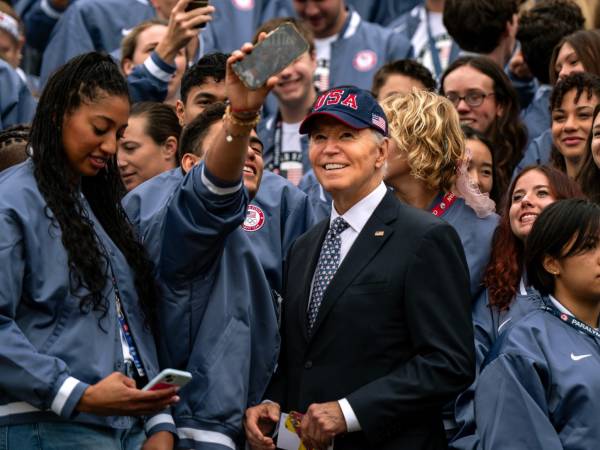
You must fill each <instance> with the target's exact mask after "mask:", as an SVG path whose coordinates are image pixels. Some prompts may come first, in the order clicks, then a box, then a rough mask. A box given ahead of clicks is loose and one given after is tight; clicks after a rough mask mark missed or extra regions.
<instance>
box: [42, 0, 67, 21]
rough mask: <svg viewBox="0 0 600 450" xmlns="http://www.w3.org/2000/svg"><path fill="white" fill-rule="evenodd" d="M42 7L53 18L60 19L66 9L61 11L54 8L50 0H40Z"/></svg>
mask: <svg viewBox="0 0 600 450" xmlns="http://www.w3.org/2000/svg"><path fill="white" fill-rule="evenodd" d="M40 9H41V10H42V12H43V13H44V14H46V15H47V16H48V17H50V18H51V19H55V20H58V19H60V17H61V16H62V14H63V12H64V11H60V10H58V9H56V8H54V7H53V6H52V5H51V4H50V2H49V1H48V0H42V1H41V2H40Z"/></svg>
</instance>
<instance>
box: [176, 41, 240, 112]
mask: <svg viewBox="0 0 600 450" xmlns="http://www.w3.org/2000/svg"><path fill="white" fill-rule="evenodd" d="M227 58H229V55H228V54H225V53H219V52H215V53H209V54H208V55H204V56H203V57H202V58H200V59H199V60H198V61H197V62H196V64H194V65H193V66H192V67H190V68H188V69H187V70H186V71H185V73H184V74H183V77H182V78H181V101H182V102H183V103H185V102H187V96H188V94H189V93H190V90H192V88H194V87H196V86H200V85H202V84H204V83H206V81H207V79H208V78H213V79H214V80H215V81H216V82H217V83H218V82H219V81H222V80H224V79H225V68H226V63H227Z"/></svg>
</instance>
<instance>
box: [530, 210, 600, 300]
mask: <svg viewBox="0 0 600 450" xmlns="http://www.w3.org/2000/svg"><path fill="white" fill-rule="evenodd" d="M599 239H600V206H598V205H596V204H595V203H592V202H590V201H588V200H579V199H568V200H559V201H557V202H554V203H552V204H551V205H548V206H547V207H546V208H544V210H543V211H542V213H541V214H540V215H539V217H538V218H537V219H536V221H535V222H534V224H533V227H532V228H531V232H530V233H529V236H528V237H527V242H526V244H525V267H526V269H527V277H528V279H529V282H530V283H531V285H532V286H533V287H534V288H536V289H537V290H538V291H539V292H540V293H541V294H542V295H548V294H552V293H553V290H554V277H553V276H552V275H551V274H550V273H548V272H547V271H546V269H544V258H545V257H546V256H550V257H552V258H555V259H563V258H568V257H570V256H575V255H578V254H582V253H585V252H586V251H587V250H588V249H589V248H591V247H595V246H596V245H597V244H598V240H599Z"/></svg>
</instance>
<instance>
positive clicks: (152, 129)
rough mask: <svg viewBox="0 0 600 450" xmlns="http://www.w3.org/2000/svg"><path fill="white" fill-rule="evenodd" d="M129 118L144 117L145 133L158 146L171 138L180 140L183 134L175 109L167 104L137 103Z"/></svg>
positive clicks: (132, 108)
mask: <svg viewBox="0 0 600 450" xmlns="http://www.w3.org/2000/svg"><path fill="white" fill-rule="evenodd" d="M129 117H130V118H131V117H144V118H145V119H146V127H145V129H144V133H146V134H147V135H148V136H150V137H151V138H152V140H153V141H154V142H155V143H156V144H157V145H163V144H164V143H165V142H166V141H167V139H169V138H170V137H175V138H176V139H179V135H180V134H181V124H180V123H179V118H178V117H177V113H176V112H175V108H174V107H173V106H171V105H167V104H165V103H156V102H140V103H135V104H134V105H133V106H132V107H131V111H130V113H129ZM176 158H177V157H176Z"/></svg>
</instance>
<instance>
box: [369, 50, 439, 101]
mask: <svg viewBox="0 0 600 450" xmlns="http://www.w3.org/2000/svg"><path fill="white" fill-rule="evenodd" d="M413 88H417V89H424V90H427V91H431V92H434V91H435V90H436V88H437V83H436V81H435V79H434V78H433V76H432V75H431V72H430V71H429V70H428V69H427V67H425V66H424V65H422V64H420V63H418V62H417V61H415V60H412V59H400V60H398V61H394V62H391V63H387V64H386V65H384V66H382V67H381V68H380V69H379V70H378V71H377V72H376V73H375V76H374V77H373V86H372V87H371V92H372V93H373V95H374V96H375V97H376V98H377V100H379V101H381V100H383V99H384V98H386V97H389V96H390V95H393V94H397V93H401V94H405V93H408V92H410V91H411V90H412V89H413Z"/></svg>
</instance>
